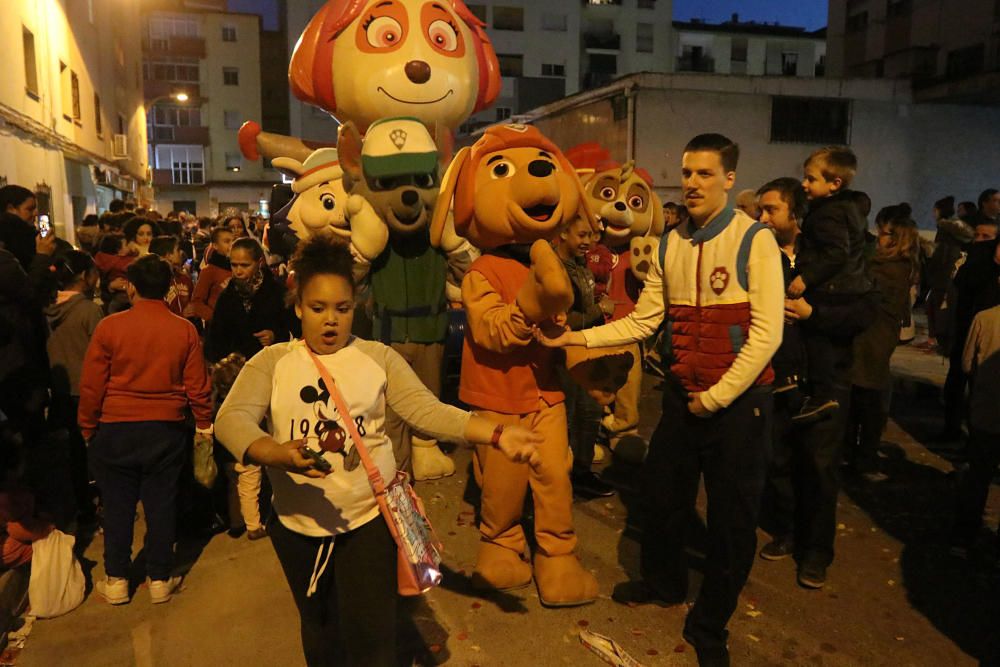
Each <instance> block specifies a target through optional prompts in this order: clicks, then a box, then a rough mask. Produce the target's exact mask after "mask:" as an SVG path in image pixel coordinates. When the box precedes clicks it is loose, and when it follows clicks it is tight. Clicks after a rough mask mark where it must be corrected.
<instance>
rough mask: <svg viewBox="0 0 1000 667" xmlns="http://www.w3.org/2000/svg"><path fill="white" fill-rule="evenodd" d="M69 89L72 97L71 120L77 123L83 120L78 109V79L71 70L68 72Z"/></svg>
mask: <svg viewBox="0 0 1000 667" xmlns="http://www.w3.org/2000/svg"><path fill="white" fill-rule="evenodd" d="M69 87H70V91H71V94H72V95H73V120H74V121H75V122H77V123H79V122H80V120H81V119H82V118H83V113H82V111H81V109H80V77H78V76H77V75H76V72H74V71H73V70H70V71H69Z"/></svg>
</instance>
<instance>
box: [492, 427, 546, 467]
mask: <svg viewBox="0 0 1000 667" xmlns="http://www.w3.org/2000/svg"><path fill="white" fill-rule="evenodd" d="M543 442H545V438H544V437H542V435H541V434H540V433H535V432H534V431H529V430H528V429H526V428H524V427H523V426H505V427H504V429H503V433H501V434H500V442H499V443H498V444H497V446H498V447H499V449H500V451H501V452H502V453H503V455H504V456H506V457H507V458H508V459H510V460H511V461H513V462H514V463H527V464H528V465H532V466H534V465H538V464H539V463H541V455H540V454H539V453H538V446H539V445H541V444H542V443H543Z"/></svg>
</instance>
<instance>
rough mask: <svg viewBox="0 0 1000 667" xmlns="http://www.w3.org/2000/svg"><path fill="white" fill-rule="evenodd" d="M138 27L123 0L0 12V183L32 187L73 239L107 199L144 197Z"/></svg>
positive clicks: (41, 2)
mask: <svg viewBox="0 0 1000 667" xmlns="http://www.w3.org/2000/svg"><path fill="white" fill-rule="evenodd" d="M140 25H141V22H140V15H139V9H138V6H137V4H136V3H134V2H125V1H124V0H90V1H88V2H77V1H74V0H10V1H9V2H6V3H4V12H3V13H2V14H0V35H2V37H3V41H4V43H5V44H6V45H7V46H8V50H7V53H8V55H9V61H8V69H7V74H6V75H5V76H3V77H0V185H5V184H17V185H21V186H24V187H26V188H28V189H30V190H32V191H34V192H35V193H36V195H37V198H38V202H39V213H44V214H47V215H49V216H50V219H51V224H52V225H53V227H54V229H55V230H56V233H57V234H58V235H59V236H60V237H61V238H65V239H67V240H69V241H73V240H74V227H75V225H77V224H79V223H80V222H81V221H82V220H83V217H84V216H85V215H87V214H88V213H99V212H101V211H103V210H105V209H106V208H107V206H108V204H109V203H110V201H111V199H112V198H115V197H126V198H132V199H138V200H139V202H140V203H141V202H143V201H144V200H148V199H149V196H150V193H149V191H148V189H146V188H144V183H145V182H146V180H147V179H146V173H147V166H148V165H147V158H146V123H145V113H144V109H143V97H142V61H141V57H140V48H139V47H140V44H139V32H140V30H139V27H140Z"/></svg>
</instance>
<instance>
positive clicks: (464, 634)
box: [455, 632, 469, 642]
mask: <svg viewBox="0 0 1000 667" xmlns="http://www.w3.org/2000/svg"><path fill="white" fill-rule="evenodd" d="M468 638H469V633H468V632H459V633H458V635H456V637H455V639H457V640H458V641H460V642H464V641H465V640H466V639H468Z"/></svg>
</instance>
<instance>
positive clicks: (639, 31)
mask: <svg viewBox="0 0 1000 667" xmlns="http://www.w3.org/2000/svg"><path fill="white" fill-rule="evenodd" d="M635 50H636V51H638V52H639V53H652V52H653V24H652V23H639V24H637V25H636V26H635Z"/></svg>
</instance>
